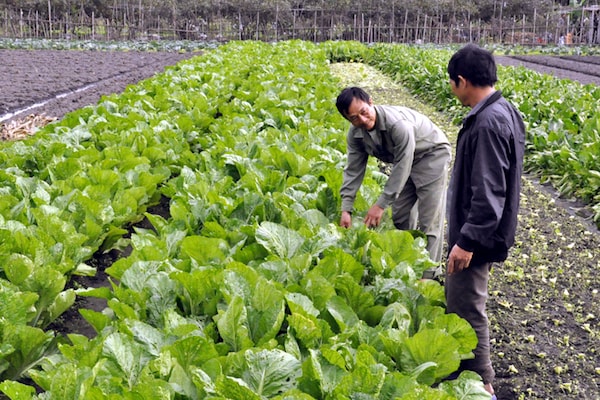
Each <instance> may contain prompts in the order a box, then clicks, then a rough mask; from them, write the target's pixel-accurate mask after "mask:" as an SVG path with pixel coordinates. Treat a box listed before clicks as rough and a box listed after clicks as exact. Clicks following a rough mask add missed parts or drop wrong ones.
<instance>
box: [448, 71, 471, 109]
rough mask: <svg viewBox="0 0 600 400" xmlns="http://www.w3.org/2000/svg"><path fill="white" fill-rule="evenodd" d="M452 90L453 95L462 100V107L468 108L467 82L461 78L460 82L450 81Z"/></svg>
mask: <svg viewBox="0 0 600 400" xmlns="http://www.w3.org/2000/svg"><path fill="white" fill-rule="evenodd" d="M450 89H451V90H452V93H454V95H455V96H456V97H457V98H458V100H460V102H461V103H462V105H463V106H466V105H467V103H466V101H467V99H466V93H465V89H466V82H465V81H464V80H463V79H461V77H459V78H458V81H455V80H453V79H450Z"/></svg>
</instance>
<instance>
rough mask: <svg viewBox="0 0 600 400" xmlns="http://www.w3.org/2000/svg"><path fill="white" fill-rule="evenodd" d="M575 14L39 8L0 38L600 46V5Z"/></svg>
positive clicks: (8, 20) (12, 13) (1, 23)
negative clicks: (106, 12) (111, 13)
mask: <svg viewBox="0 0 600 400" xmlns="http://www.w3.org/2000/svg"><path fill="white" fill-rule="evenodd" d="M572 14H573V13H572V12H565V11H563V12H561V11H558V12H552V13H546V14H537V12H534V15H533V16H526V15H523V16H520V17H517V16H512V17H510V18H503V19H494V20H493V21H485V22H484V21H482V20H471V19H465V20H456V18H455V17H453V16H449V15H443V14H440V15H434V16H431V15H427V14H420V13H418V14H416V16H415V15H413V14H409V12H408V11H405V12H404V13H390V12H369V13H354V14H343V13H339V12H338V11H335V10H328V9H314V10H306V9H302V10H300V9H297V10H287V11H286V12H285V13H279V12H275V13H273V12H268V13H265V12H264V11H256V12H255V13H252V12H248V11H247V10H244V13H242V12H238V13H237V15H236V14H229V15H223V14H222V13H221V12H219V13H218V14H215V15H198V16H197V17H194V18H191V19H186V20H177V19H166V18H160V17H159V16H156V17H152V18H150V17H149V16H148V14H146V15H145V17H144V14H143V13H139V12H138V14H137V16H138V17H137V20H134V18H132V17H131V16H129V17H127V16H126V15H123V16H122V17H121V18H99V17H96V16H95V15H94V14H92V15H87V14H85V13H83V12H80V13H79V14H78V15H64V16H62V17H61V18H56V17H53V18H52V19H49V18H47V17H44V16H42V15H40V13H39V12H37V11H25V10H22V9H16V8H13V9H10V8H5V9H4V10H3V11H1V14H0V36H1V37H10V38H41V39H78V40H102V41H111V40H115V41H119V40H173V39H176V40H180V39H184V40H215V41H229V40H246V39H253V40H262V41H279V40H288V39H302V40H309V41H315V42H320V41H325V40H356V41H360V42H365V43H369V42H398V43H437V44H446V43H464V42H481V43H506V44H521V45H538V44H563V45H569V44H575V45H580V44H600V6H592V7H586V8H582V9H580V10H578V13H577V16H578V17H577V18H574V17H572V16H571V15H572Z"/></svg>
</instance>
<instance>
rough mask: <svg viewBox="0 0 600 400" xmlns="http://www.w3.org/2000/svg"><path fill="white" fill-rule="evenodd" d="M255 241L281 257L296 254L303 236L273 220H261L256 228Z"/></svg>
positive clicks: (284, 257)
mask: <svg viewBox="0 0 600 400" xmlns="http://www.w3.org/2000/svg"><path fill="white" fill-rule="evenodd" d="M256 241H257V242H258V243H260V244H261V245H263V246H264V247H265V248H266V249H267V250H268V251H269V252H271V253H272V254H275V255H277V256H279V257H280V258H283V259H289V258H292V257H294V256H295V255H296V254H298V251H299V249H300V248H301V247H302V244H303V243H304V238H303V237H302V236H301V235H300V234H299V233H298V232H296V231H294V230H292V229H289V228H286V227H284V226H283V225H279V224H276V223H273V222H268V221H265V222H262V223H261V224H260V226H259V227H258V229H256Z"/></svg>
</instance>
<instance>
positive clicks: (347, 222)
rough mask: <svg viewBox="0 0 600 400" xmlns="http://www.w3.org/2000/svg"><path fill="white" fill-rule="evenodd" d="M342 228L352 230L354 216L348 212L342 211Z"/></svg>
mask: <svg viewBox="0 0 600 400" xmlns="http://www.w3.org/2000/svg"><path fill="white" fill-rule="evenodd" d="M340 226H341V227H342V228H350V226H352V215H351V214H350V213H349V212H348V211H342V218H340Z"/></svg>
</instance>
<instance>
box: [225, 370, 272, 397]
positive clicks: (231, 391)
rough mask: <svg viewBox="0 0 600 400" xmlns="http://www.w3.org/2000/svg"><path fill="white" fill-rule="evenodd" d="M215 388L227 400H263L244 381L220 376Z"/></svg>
mask: <svg viewBox="0 0 600 400" xmlns="http://www.w3.org/2000/svg"><path fill="white" fill-rule="evenodd" d="M215 387H216V389H217V393H218V394H220V395H221V396H223V397H224V398H225V399H244V400H263V398H262V397H261V396H259V395H258V394H256V393H254V391H253V390H252V389H251V388H250V387H248V385H247V384H246V383H245V382H244V381H243V380H242V379H238V378H231V377H228V376H225V375H220V376H219V377H218V378H217V382H216V384H215Z"/></svg>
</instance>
